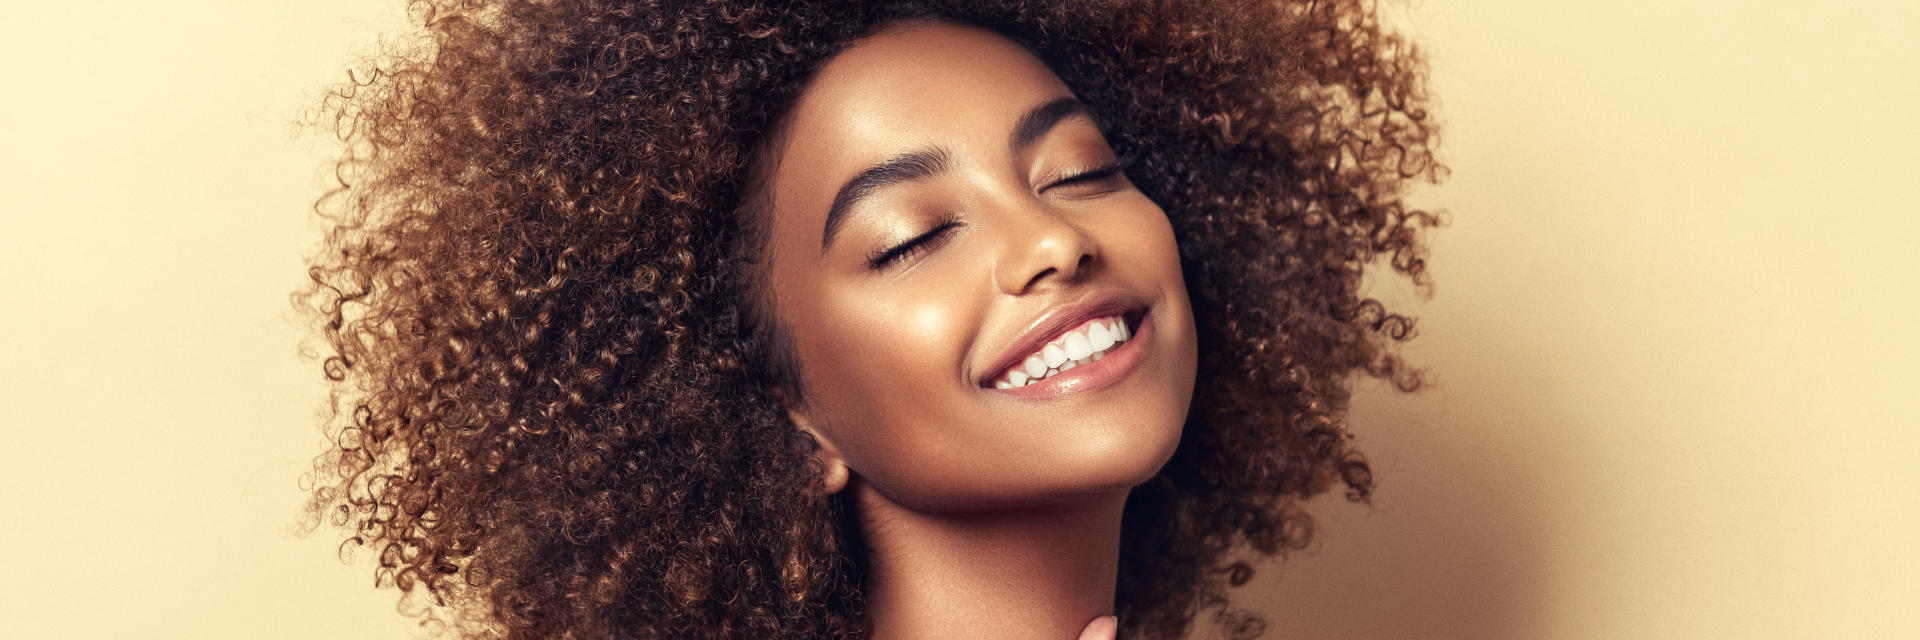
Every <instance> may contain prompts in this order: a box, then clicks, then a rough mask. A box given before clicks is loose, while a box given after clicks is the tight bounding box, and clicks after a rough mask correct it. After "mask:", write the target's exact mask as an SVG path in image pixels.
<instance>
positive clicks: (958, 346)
mask: <svg viewBox="0 0 1920 640" xmlns="http://www.w3.org/2000/svg"><path fill="white" fill-rule="evenodd" d="M950 282H951V280H950V279H939V278H919V279H908V280H903V281H897V282H894V283H891V284H890V285H888V286H885V287H878V286H876V287H860V288H850V289H849V290H847V291H844V292H837V293H832V294H829V295H828V296H826V298H825V300H824V301H825V302H827V303H828V304H826V305H824V308H826V309H829V310H831V313H830V314H829V315H826V316H823V317H822V318H821V319H820V321H819V322H818V323H815V324H814V325H813V326H812V327H811V328H810V329H809V330H807V331H805V332H804V333H806V334H807V335H805V336H796V338H797V339H802V340H803V341H804V343H805V344H802V345H801V348H800V352H801V366H802V369H803V371H805V375H806V377H807V388H808V393H809V398H808V403H809V405H810V406H812V407H813V408H814V409H815V410H816V413H817V414H818V415H817V416H816V417H817V418H818V419H819V420H820V421H821V422H822V423H823V424H822V425H820V426H821V427H822V428H823V429H824V430H826V431H827V432H828V433H829V435H830V436H831V437H833V438H834V440H835V442H836V444H838V445H840V449H841V451H842V452H843V453H844V454H845V455H846V456H847V458H848V460H847V461H848V465H849V466H851V467H853V468H854V469H855V470H856V471H857V472H860V473H862V475H863V476H869V477H870V479H876V480H877V478H871V476H875V475H880V476H884V475H888V472H889V467H890V466H892V465H896V464H899V463H900V462H901V461H902V460H906V461H911V460H914V459H920V458H925V457H926V456H923V455H917V454H919V453H921V452H937V451H940V450H943V449H947V448H950V447H952V446H954V444H955V443H950V442H945V441H944V439H945V438H947V437H949V436H950V435H951V433H952V431H951V430H948V429H939V428H935V427H937V425H934V424H932V421H933V420H934V418H935V417H936V416H951V415H953V414H954V412H955V411H956V410H957V408H958V407H956V406H955V405H956V402H957V401H959V400H963V399H964V398H963V397H962V394H961V393H960V392H962V391H964V390H965V389H964V388H963V387H964V385H965V376H964V372H963V371H962V370H961V367H960V364H959V363H960V361H961V359H962V356H963V353H964V349H965V348H966V345H967V344H968V336H970V335H972V332H973V326H974V325H973V322H974V320H973V319H974V318H977V317H979V316H978V312H977V310H973V309H970V308H967V307H966V303H967V302H969V301H970V300H971V299H972V298H970V297H967V296H960V295H957V294H956V293H955V292H953V291H947V290H946V289H948V288H951V285H950V284H949V283H950Z"/></svg>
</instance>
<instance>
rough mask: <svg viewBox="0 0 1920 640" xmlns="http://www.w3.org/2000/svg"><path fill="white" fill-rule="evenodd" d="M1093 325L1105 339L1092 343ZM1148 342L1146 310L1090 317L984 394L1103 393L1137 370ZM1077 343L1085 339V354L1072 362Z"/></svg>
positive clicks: (1036, 396) (1008, 371)
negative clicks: (1034, 369)
mask: <svg viewBox="0 0 1920 640" xmlns="http://www.w3.org/2000/svg"><path fill="white" fill-rule="evenodd" d="M1095 327H1099V328H1100V330H1103V331H1105V332H1106V340H1098V339H1099V338H1100V335H1099V333H1098V331H1096V330H1095ZM1152 338H1153V314H1152V313H1151V312H1148V311H1141V312H1137V313H1135V312H1129V313H1126V314H1123V315H1117V316H1100V317H1097V318H1093V319H1090V320H1088V321H1086V322H1082V323H1080V324H1079V325H1076V326H1074V327H1073V328H1072V329H1069V330H1067V331H1064V332H1062V333H1060V334H1058V335H1056V336H1054V337H1053V339H1051V340H1049V341H1048V342H1047V343H1046V346H1043V347H1041V348H1040V350H1039V351H1036V352H1034V353H1032V354H1031V355H1028V356H1027V357H1026V358H1025V359H1023V360H1020V361H1019V362H1017V363H1015V364H1014V365H1013V366H1010V367H1008V368H1006V369H1004V370H1002V371H1001V372H1000V375H999V377H998V378H996V379H995V380H994V382H993V383H992V386H989V387H987V389H986V391H987V393H992V394H997V395H1006V396H1010V397H1013V398H1019V399H1023V400H1043V399H1049V398H1058V397H1064V396H1069V395H1078V394H1081V393H1088V392H1092V391H1096V390H1099V389H1104V388H1106V387H1109V386H1112V385H1114V384H1118V383H1119V382H1120V381H1121V380H1124V379H1126V378H1127V377H1128V376H1129V375H1131V374H1132V373H1133V372H1134V370H1135V369H1138V368H1140V365H1141V363H1142V362H1143V361H1145V360H1146V358H1147V349H1148V345H1149V344H1151V341H1152ZM1082 340H1085V341H1086V342H1085V350H1086V351H1085V353H1084V355H1083V356H1082V357H1079V358H1075V357H1073V356H1075V355H1081V353H1082V352H1081V348H1082V344H1081V341H1082ZM1109 341H1110V342H1109ZM1096 345H1104V346H1096ZM1055 361H1057V362H1056V363H1055V364H1052V365H1049V362H1055ZM1029 366H1032V367H1035V368H1037V369H1039V373H1040V375H1037V376H1036V375H1033V374H1032V373H1029V371H1030V370H1029V369H1028V367H1029ZM1016 380H1018V381H1019V382H1018V383H1016V382H1015V381H1016Z"/></svg>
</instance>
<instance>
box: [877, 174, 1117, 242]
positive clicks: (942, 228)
mask: <svg viewBox="0 0 1920 640" xmlns="http://www.w3.org/2000/svg"><path fill="white" fill-rule="evenodd" d="M1133 159H1134V156H1133V154H1127V155H1124V156H1121V157H1120V159H1118V160H1115V161H1114V162H1113V163H1112V164H1109V165H1107V166H1104V167H1099V168H1096V169H1089V170H1086V171H1082V172H1080V173H1076V174H1074V175H1071V176H1067V177H1065V178H1061V179H1059V180H1056V181H1054V183H1053V184H1050V185H1047V187H1046V188H1047V189H1052V188H1054V187H1059V186H1065V185H1072V184H1081V183H1088V182H1098V181H1102V180H1110V179H1112V178H1113V177H1115V176H1118V175H1120V173H1121V172H1122V171H1125V170H1126V169H1127V167H1129V166H1132V164H1133ZM957 226H960V221H959V219H958V218H956V217H954V216H953V215H952V214H948V215H947V216H946V217H945V218H942V219H941V220H940V222H939V224H936V225H934V226H933V228H932V229H929V230H927V232H926V233H922V234H920V235H918V236H915V237H914V238H913V239H912V240H908V241H906V242H902V243H900V244H898V245H894V246H893V247H892V248H888V249H881V250H879V251H875V252H874V253H873V254H872V255H870V256H867V268H869V269H872V270H874V271H879V270H882V269H886V268H887V267H890V266H893V265H894V264H895V263H898V262H903V261H905V260H906V259H907V258H911V257H913V256H915V255H918V254H919V253H920V252H922V251H925V250H927V249H930V248H932V247H933V241H934V240H937V239H939V237H940V235H941V234H943V233H946V231H947V230H948V229H952V228H953V227H957Z"/></svg>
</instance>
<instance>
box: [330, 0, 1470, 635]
mask: <svg viewBox="0 0 1920 640" xmlns="http://www.w3.org/2000/svg"><path fill="white" fill-rule="evenodd" d="M411 9H412V10H411V12H410V15H411V17H412V18H413V19H414V21H415V22H416V23H417V24H418V25H420V26H421V27H422V28H423V33H422V34H421V35H422V36H423V37H422V38H421V39H420V40H418V46H416V47H413V48H408V49H403V50H392V51H387V52H385V53H384V54H383V55H382V56H381V57H380V58H378V59H377V60H376V64H377V68H376V69H375V70H374V71H373V72H372V73H371V74H370V75H368V74H349V81H348V82H344V83H341V84H340V85H339V86H337V87H336V88H335V89H334V90H333V91H331V92H330V94H329V97H328V99H327V101H326V102H325V105H324V106H325V109H326V113H327V114H328V115H329V116H331V117H332V118H333V121H332V123H331V124H332V125H333V127H334V128H335V130H336V132H337V133H338V135H339V136H340V137H341V139H342V140H343V141H345V143H346V148H345V151H344V153H343V155H342V157H341V158H340V159H339V160H338V161H337V165H336V171H337V175H338V177H339V184H338V186H337V187H336V188H335V189H333V190H332V191H330V192H329V193H328V194H327V195H325V196H323V197H322V198H321V200H320V201H319V203H318V204H317V205H316V209H317V210H318V211H319V212H320V213H321V215H322V216H323V217H324V218H325V219H326V220H327V222H328V230H327V233H326V236H325V238H324V240H323V243H322V246H321V250H320V252H318V253H317V254H316V255H315V256H314V257H313V258H312V259H311V266H310V275H311V277H312V282H311V284H310V285H309V286H307V287H306V288H304V289H303V290H302V291H300V292H298V293H296V294H295V299H296V301H297V304H298V305H299V306H300V307H301V308H302V309H303V310H304V312H305V313H307V314H309V316H310V317H312V318H314V320H315V324H316V326H317V331H318V333H319V334H320V336H321V337H322V338H323V339H324V341H325V342H326V344H327V347H328V348H327V353H326V354H325V356H326V357H325V358H324V362H323V364H322V368H323V371H324V373H325V376H326V379H327V380H329V381H330V382H331V384H332V388H333V392H332V401H331V412H330V413H329V414H327V415H328V416H329V417H328V418H326V419H325V420H326V425H325V428H326V430H327V433H328V435H329V438H330V440H331V442H332V447H331V448H329V449H328V450H327V451H325V452H324V453H322V454H321V456H320V457H319V458H318V459H317V460H316V464H315V470H314V472H313V473H312V474H310V476H309V478H308V480H309V482H310V483H311V484H310V488H311V491H312V493H311V496H310V497H311V500H310V502H309V504H308V515H309V516H310V519H309V520H308V524H309V526H310V527H311V526H318V525H319V523H321V522H323V521H330V522H332V523H333V524H335V525H337V526H341V527H345V528H347V529H348V530H349V531H350V538H349V539H348V543H350V544H351V545H371V546H372V547H373V548H374V549H376V550H377V552H378V560H379V565H378V568H377V569H376V572H377V574H376V583H378V584H383V585H392V586H395V587H397V588H398V589H399V590H400V591H402V592H403V593H404V594H406V597H404V598H403V601H405V602H408V603H411V604H412V605H413V606H410V607H407V608H409V609H411V613H413V614H415V615H420V616H423V617H425V618H426V619H427V620H429V621H434V622H437V623H452V624H454V625H455V628H456V630H457V631H459V632H460V634H461V635H463V636H468V637H504V638H515V639H518V638H610V637H639V638H681V637H756V638H860V637H864V636H865V635H866V634H867V620H866V611H865V605H864V600H863V597H862V579H863V566H864V552H863V551H862V549H861V548H860V541H859V540H858V536H857V527H855V526H854V524H853V522H852V521H851V516H850V513H849V509H848V508H847V506H846V505H845V504H842V500H843V499H842V498H841V496H840V495H838V494H836V495H831V496H823V495H821V492H820V490H819V485H820V482H821V479H820V471H821V470H820V467H819V465H818V463H817V462H815V461H814V459H813V457H812V453H813V447H814V444H813V441H812V440H811V439H809V438H808V437H807V436H806V435H804V434H803V433H801V432H799V431H798V430H797V429H796V428H795V427H794V426H793V425H792V424H791V423H790V422H789V421H788V419H787V418H786V415H785V413H784V412H783V411H782V410H781V405H780V404H779V403H778V399H779V398H778V397H777V396H778V392H776V391H775V389H778V388H782V385H788V384H791V383H792V382H793V381H792V380H790V379H786V378H787V377H788V376H789V375H790V374H787V373H782V372H783V371H787V370H789V368H788V367H782V366H777V365H778V364H779V361H780V360H781V359H782V357H783V354H782V351H783V349H782V347H781V346H780V340H779V339H778V338H779V336H777V335H774V333H773V332H772V331H770V330H769V328H770V327H769V325H768V323H767V322H765V319H764V318H762V317H760V316H759V314H758V313H757V312H756V310H758V309H761V305H760V303H761V299H760V297H759V293H758V292H759V288H758V285H759V283H758V282H757V281H756V279H755V276H754V273H755V272H754V269H753V265H754V264H755V260H756V258H757V254H758V252H759V250H760V247H759V246H758V245H759V242H760V241H761V239H760V238H758V237H757V235H756V234H755V233H754V232H753V231H752V229H753V228H754V225H755V221H754V220H752V219H749V218H751V216H752V214H751V213H750V212H751V210H752V207H751V206H748V204H747V203H748V201H749V200H751V199H752V198H753V196H754V195H755V194H754V193H753V190H754V188H755V186H754V181H753V180H752V179H751V177H752V175H751V172H752V169H753V167H752V165H753V164H754V158H755V157H756V156H755V154H756V152H757V150H758V149H760V147H759V146H758V145H760V144H762V142H763V141H764V138H766V137H767V135H768V134H769V132H770V131H772V129H773V128H774V127H776V126H777V123H778V119H779V117H780V116H781V114H782V110H783V109H784V108H785V107H786V106H787V105H789V104H790V103H791V102H792V101H793V99H794V98H795V96H796V95H797V94H798V92H799V91H801V90H802V88H803V87H804V86H805V83H806V81H807V80H808V78H809V74H810V72H811V71H812V70H813V69H815V68H817V67H818V66H819V65H820V64H821V63H822V62H823V61H824V60H825V59H827V58H828V57H830V56H832V55H834V54H835V53H836V52H838V51H841V50H843V49H845V48H846V47H847V46H848V45H849V43H851V42H853V41H855V40H857V39H858V38H860V37H862V36H863V35H866V34H870V33H873V32H874V31H875V30H876V29H877V28H878V27H879V26H881V25H883V24H886V23H888V22H889V21H895V20H901V19H909V18H933V19H942V20H952V21H957V22H963V23H968V24H973V25H977V26H981V27H985V28H988V29H992V30H994V31H997V32H999V33H1001V34H1004V35H1006V36H1008V37H1010V38H1013V39H1014V40H1016V41H1018V42H1020V43H1022V44H1023V45H1025V46H1027V47H1028V48H1030V49H1031V50H1032V51H1034V52H1035V53H1036V54H1038V55H1039V56H1040V57H1041V59H1042V60H1044V61H1046V62H1047V63H1048V65H1049V66H1050V67H1051V68H1052V69H1053V70H1054V71H1055V72H1056V73H1058V74H1059V75H1060V77H1061V78H1062V79H1063V80H1065V81H1066V83H1067V85H1068V86H1069V87H1071V88H1072V89H1073V90H1074V91H1075V92H1076V93H1077V94H1078V95H1079V96H1080V98H1081V99H1082V100H1083V101H1085V102H1086V103H1087V104H1089V105H1091V106H1092V107H1093V108H1094V110H1095V111H1096V112H1097V114H1098V116H1099V119H1100V120H1101V121H1103V122H1105V123H1107V125H1108V127H1107V128H1108V130H1109V137H1110V142H1111V143H1112V145H1113V147H1114V148H1115V150H1116V151H1117V152H1119V153H1121V154H1130V155H1132V156H1133V157H1135V158H1136V160H1137V161H1136V162H1135V164H1133V165H1132V166H1131V168H1129V169H1128V176H1129V178H1131V180H1132V181H1133V183H1134V184H1136V185H1138V186H1139V188H1140V189H1141V190H1142V191H1143V192H1145V194H1146V195H1147V196H1148V197H1150V198H1152V199H1153V200H1154V201H1155V202H1157V203H1159V204H1160V205H1161V206H1162V207H1163V209H1164V210H1165V211H1166V213H1167V215H1168V217H1169V218H1170V219H1171V221H1172V224H1173V228H1174V230H1175V234H1176V238H1177V241H1178V243H1179V248H1180V255H1181V263H1182V267H1183V268H1184V270H1185V276H1186V279H1187V283H1186V287H1187V290H1188V291H1189V292H1190V296H1191V298H1192V303H1193V310H1194V315H1195V321H1196V323H1197V327H1196V328H1197V331H1198V332H1199V347H1200V366H1199V370H1198V377H1197V380H1196V389H1195V397H1194V399H1193V402H1192V405H1191V406H1192V409H1191V412H1190V415H1189V417H1188V420H1187V424H1186V426H1185V431H1184V435H1183V436H1182V437H1181V440H1180V446H1179V449H1178V451H1177V452H1176V453H1175V454H1174V456H1173V458H1172V460H1171V461H1170V462H1168V463H1167V465H1166V466H1165V467H1164V468H1163V469H1162V470H1161V471H1160V472H1159V474H1158V475H1156V476H1155V477H1154V478H1153V479H1152V480H1150V481H1149V482H1147V483H1146V484H1144V485H1142V486H1140V487H1137V488H1136V489H1135V490H1134V491H1133V492H1132V495H1131V497H1130V498H1129V499H1128V502H1127V505H1126V512H1125V517H1124V522H1123V525H1122V526H1123V529H1122V536H1121V545H1122V546H1121V549H1122V557H1121V559H1120V574H1119V583H1118V586H1117V596H1116V597H1117V603H1116V605H1117V609H1116V612H1117V614H1118V615H1119V618H1120V620H1121V621H1122V630H1121V633H1122V637H1131V638H1176V637H1180V636H1181V635H1183V634H1184V633H1186V631H1187V629H1188V627H1189V625H1190V623H1191V622H1192V620H1193V619H1194V617H1195V616H1196V615H1197V614H1199V613H1201V612H1202V611H1207V610H1211V611H1213V612H1214V613H1215V614H1216V620H1218V621H1219V623H1220V624H1221V625H1222V626H1223V627H1225V628H1226V630H1227V631H1228V632H1229V634H1230V635H1233V636H1234V637H1252V636H1255V635H1259V633H1260V632H1261V628H1262V623H1261V621H1260V620H1259V618H1258V617H1257V616H1254V615H1252V614H1250V613H1248V612H1244V611H1236V610H1234V609H1232V608H1231V607H1230V606H1229V603H1228V601H1227V598H1226V589H1227V587H1228V586H1229V585H1234V586H1237V585H1239V584H1242V583H1244V582H1246V580H1247V579H1248V577H1249V576H1250V575H1251V572H1252V569H1251V567H1250V566H1249V565H1248V564H1246V563H1244V562H1238V561H1235V560H1233V558H1234V555H1233V554H1235V553H1236V552H1237V551H1239V550H1242V549H1251V550H1254V551H1257V552H1258V553H1259V554H1261V555H1263V556H1272V555H1276V554H1281V553H1284V552H1285V551H1287V550H1289V549H1297V548H1300V547H1301V546H1302V545H1304V544H1305V543H1306V541H1307V539H1308V536H1309V534H1310V529H1311V521H1310V520H1309V518H1308V517H1307V516H1306V515H1305V514H1304V513H1303V512H1302V510H1301V508H1300V505H1301V503H1302V501H1303V500H1305V499H1306V498H1308V497H1311V496H1313V495H1316V494H1318V493H1321V492H1324V491H1325V490H1327V489H1328V488H1330V487H1331V486H1333V484H1334V483H1335V482H1336V481H1337V482H1340V483H1343V484H1344V485H1345V487H1346V493H1347V497H1348V498H1349V499H1352V500H1356V501H1360V500H1365V499H1366V498H1367V496H1368V494H1369V491H1370V490H1371V488H1372V478H1371V476H1370V473H1369V469H1368V466H1367V464H1366V463H1365V462H1364V460H1363V459H1362V458H1361V457H1360V456H1359V454H1358V453H1357V452H1356V451H1354V449H1353V447H1352V446H1351V443H1350V440H1351V436H1350V435H1349V434H1348V432H1347V431H1346V429H1345V414H1346V409H1347V405H1348V397H1349V394H1348V389H1347V385H1348V381H1349V378H1350V377H1351V375H1352V374H1354V373H1355V372H1364V373H1365V374H1369V375H1372V376H1375V377H1380V378H1385V379H1388V380H1390V381H1392V382H1393V383H1395V384H1396V385H1397V386H1399V387H1401V388H1403V389H1407V390H1411V389H1413V388H1414V387H1416V386H1418V385H1419V384H1420V377H1419V375H1418V373H1417V372H1415V371H1413V370H1411V369H1409V368H1407V367H1405V366H1404V365H1402V363H1401V361H1400V359H1399V358H1398V357H1397V356H1396V355H1395V351H1394V345H1395V343H1396V342H1397V341H1400V340H1404V339H1406V338H1408V337H1409V336H1410V335H1411V331H1412V328H1413V326H1412V321H1411V320H1410V319H1408V318H1407V317H1405V316H1402V315H1398V314H1395V313H1391V312H1389V311H1387V310H1386V309H1385V308H1384V307H1383V305H1382V304H1381V303H1379V302H1377V301H1375V300H1372V299H1369V298H1367V297H1366V296H1364V295H1362V294H1361V293H1360V282H1361V274H1362V271H1363V269H1364V268H1365V267H1367V265H1369V264H1370V263H1372V262H1374V261H1376V259H1379V258H1382V257H1384V258H1386V260H1387V262H1388V263H1389V264H1390V265H1391V268H1392V269H1393V270H1394V271H1396V272H1398V273H1400V274H1402V275H1404V276H1406V277H1408V278H1410V279H1412V280H1413V281H1414V282H1416V283H1420V284H1423V285H1424V269H1423V262H1422V255H1423V245H1422V242H1421V240H1420V233H1419V232H1420V230H1421V229H1422V228H1425V227H1428V226H1431V225H1432V224H1434V222H1435V220H1434V217H1433V216H1431V215H1429V214H1428V213H1427V212H1425V211H1422V210H1419V209H1415V208H1413V207H1411V206H1409V205H1407V204H1405V203H1404V200H1403V196H1402V192H1403V188H1404V187H1405V186H1406V185H1407V184H1409V182H1410V181H1414V180H1428V181H1431V180H1437V179H1438V176H1439V174H1440V172H1441V171H1443V169H1442V168H1441V167H1440V166H1439V165H1437V164H1436V163H1435V161H1434V159H1433V156H1432V148H1433V146H1434V144H1435V141H1436V127H1435V125H1434V122H1433V119H1432V118H1431V117H1429V115H1428V113H1427V111H1426V110H1425V106H1424V105H1425V104H1426V103H1427V101H1428V97H1427V93H1426V89H1425V84H1424V82H1425V81H1424V73H1425V72H1424V63H1423V61H1422V58H1421V57H1420V55H1419V54H1418V51H1417V50H1415V49H1414V48H1412V47H1411V46H1409V45H1408V44H1407V43H1406V42H1405V41H1404V40H1403V39H1401V38H1400V37H1398V36H1396V35H1394V34H1392V33H1390V32H1389V31H1388V30H1386V29H1384V28H1383V27H1382V26H1381V25H1380V24H1379V22H1378V20H1377V18H1376V16H1375V13H1374V10H1373V8H1372V6H1371V5H1370V4H1369V3H1367V2H1361V1H1358V0H1326V1H1291V2H1260V1H1240V2H1205V3H1202V2H1176V1H1173V0H1165V1H1159V2H1102V1H1084V2H1082V1H1068V0H1059V1H1048V2H1014V1H1005V2H998V1H992V2H980V1H973V0H967V1H959V0H955V1H932V0H927V1H903V2H863V3H849V2H764V3H763V2H752V1H725V0H715V1H709V2H695V1H672V0H666V1H662V0H654V1H648V2H620V1H612V0H610V1H588V0H539V1H529V0H518V1H515V0H507V1H498V2H480V1H477V0H470V1H463V2H427V1H416V2H413V3H411ZM351 548H352V547H351V546H350V545H349V544H343V551H346V550H349V549H351ZM422 595H424V596H428V597H429V598H430V602H427V601H423V600H419V599H418V598H419V597H421V596H422ZM429 605H433V606H429ZM416 607H417V608H416Z"/></svg>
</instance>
